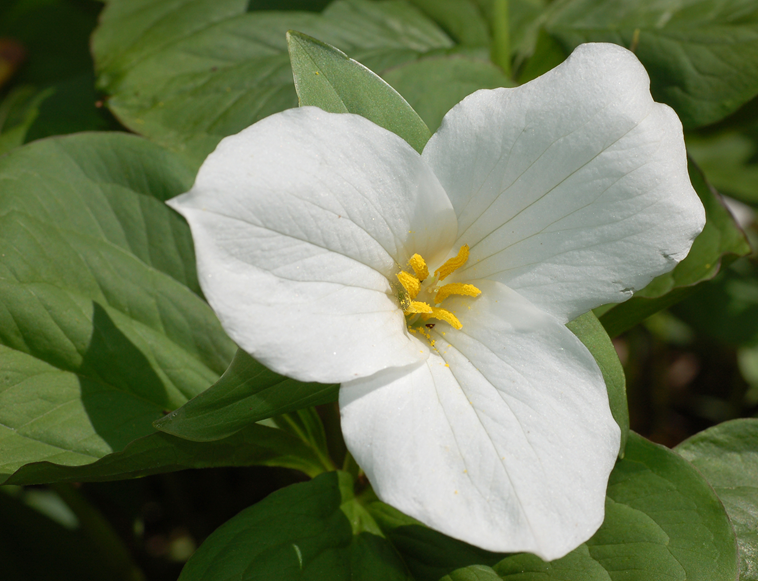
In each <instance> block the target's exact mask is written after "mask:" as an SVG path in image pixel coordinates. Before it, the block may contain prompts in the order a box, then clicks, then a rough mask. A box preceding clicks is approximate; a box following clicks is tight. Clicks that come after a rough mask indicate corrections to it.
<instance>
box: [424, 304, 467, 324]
mask: <svg viewBox="0 0 758 581" xmlns="http://www.w3.org/2000/svg"><path fill="white" fill-rule="evenodd" d="M431 309H432V312H431V314H428V315H426V316H425V317H424V319H439V320H440V321H445V322H446V323H448V324H449V325H450V326H451V327H454V328H456V329H460V328H461V327H463V325H462V324H461V322H460V321H459V320H458V317H456V316H455V315H454V314H453V313H451V312H450V311H448V310H446V309H440V308H438V307H431Z"/></svg>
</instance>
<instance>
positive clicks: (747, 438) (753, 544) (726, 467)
mask: <svg viewBox="0 0 758 581" xmlns="http://www.w3.org/2000/svg"><path fill="white" fill-rule="evenodd" d="M676 451H677V452H679V454H681V455H682V456H683V457H684V458H685V459H687V460H689V461H690V462H691V463H692V464H693V465H694V466H695V468H697V469H698V470H699V471H700V473H701V474H702V475H703V476H704V477H705V479H706V480H708V482H710V484H711V486H713V488H714V490H715V491H716V494H717V495H718V497H719V499H720V500H721V502H722V503H723V504H724V508H725V509H726V513H727V514H728V515H729V518H730V519H731V521H732V526H733V527H734V530H735V533H736V534H737V545H738V546H739V552H740V581H756V580H758V420H756V419H742V420H733V421H731V422H725V423H723V424H719V425H718V426H714V427H712V428H709V429H707V430H705V431H704V432H700V433H699V434H695V435H694V436H692V437H691V438H690V439H688V440H685V441H684V442H682V443H681V444H679V446H677V447H676Z"/></svg>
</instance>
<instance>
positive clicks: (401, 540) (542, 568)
mask: <svg viewBox="0 0 758 581" xmlns="http://www.w3.org/2000/svg"><path fill="white" fill-rule="evenodd" d="M369 511H370V512H371V514H372V516H373V517H374V518H375V520H376V521H377V523H378V524H379V525H380V527H381V528H382V530H383V531H384V534H385V535H386V536H387V538H388V539H389V540H390V541H391V542H392V543H393V544H394V545H395V547H396V548H397V550H398V551H399V552H400V554H401V555H402V556H403V559H404V560H405V562H406V563H407V565H408V568H409V569H410V571H411V573H412V574H413V575H414V577H415V578H416V579H418V581H432V580H435V581H436V580H437V579H440V577H443V576H444V575H450V579H452V580H454V581H458V580H468V579H485V580H487V581H489V579H495V578H498V579H503V580H507V581H551V580H555V581H609V580H610V581H650V580H651V579H666V580H667V581H668V580H671V581H735V579H736V578H737V551H736V545H735V539H734V535H733V533H732V530H731V525H730V524H729V519H728V518H727V516H726V513H725V512H724V509H723V507H722V506H721V503H720V502H719V499H718V498H717V497H716V495H715V493H714V492H713V490H712V489H711V487H710V486H709V485H708V483H707V482H706V481H705V480H704V479H703V477H702V476H700V474H699V473H698V472H697V471H696V470H695V469H694V468H693V467H692V466H691V465H690V464H689V463H688V462H686V461H685V460H683V459H682V458H681V457H680V456H678V455H677V454H675V453H674V452H672V451H670V450H668V449H666V448H664V447H662V446H658V445H656V444H653V443H651V442H649V441H647V440H645V439H644V438H642V437H641V436H638V435H637V434H634V433H633V432H632V433H630V434H629V440H628V443H627V447H626V455H625V456H624V458H623V459H622V460H619V461H618V462H617V464H616V467H615V468H614V470H613V473H612V474H611V478H610V482H609V485H608V497H607V500H606V515H605V521H604V523H603V525H602V526H601V527H600V529H599V530H598V532H597V533H595V535H594V536H593V537H592V538H591V539H590V540H589V541H587V543H585V544H583V545H581V546H579V547H578V548H577V549H575V550H574V551H572V552H571V553H569V554H568V555H566V556H565V557H563V558H562V559H558V560H555V561H552V562H550V563H546V562H544V561H542V560H541V559H539V558H538V557H536V556H534V555H528V554H525V553H521V554H515V555H508V556H506V555H497V554H495V553H487V552H485V551H481V550H479V549H476V548H474V547H471V546H469V545H466V544H465V543H462V542H460V541H456V540H454V539H450V538H448V537H445V536H444V535H442V534H440V533H437V532H435V531H432V530H430V529H428V528H425V527H423V526H422V525H420V524H418V523H417V522H416V521H414V520H413V519H410V518H409V517H407V516H405V515H403V514H402V513H399V512H398V511H396V510H395V509H392V508H391V507H388V506H387V505H383V504H382V503H373V504H371V505H370V506H369ZM490 569H491V570H492V571H494V572H495V573H497V575H498V576H497V577H492V575H491V573H490ZM476 575H479V577H477V576H476Z"/></svg>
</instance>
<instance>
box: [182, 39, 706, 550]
mask: <svg viewBox="0 0 758 581" xmlns="http://www.w3.org/2000/svg"><path fill="white" fill-rule="evenodd" d="M171 205H172V206H173V207H174V208H176V209H177V210H178V211H179V212H181V213H182V214H183V215H184V216H185V217H186V218H187V220H188V221H189V223H190V225H191V228H192V233H193V237H194V240H195V245H196V251H197V260H198V269H199V273H200V282H201V284H202V288H203V291H204V292H205V295H206V297H207V298H208V301H209V302H210V304H211V306H212V307H213V309H214V310H215V311H216V313H217V314H218V316H219V317H220V319H221V322H222V323H223V325H224V328H225V329H226V330H227V332H228V333H229V335H230V336H231V337H232V338H233V339H234V340H235V341H236V342H237V343H238V345H239V346H240V347H241V348H242V349H244V350H245V351H247V352H248V353H250V354H251V355H253V356H254V357H255V358H257V359H258V360H259V361H261V362H262V363H263V364H265V365H267V366H268V367H270V368H271V369H273V370H275V371H277V372H279V373H281V374H283V375H286V376H289V377H292V378H295V379H299V380H302V381H317V382H322V383H337V382H338V383H341V387H340V396H339V403H340V409H341V417H342V430H343V433H344V436H345V441H346V442H347V446H348V448H349V450H350V451H351V453H352V454H353V456H354V457H355V459H356V460H357V461H358V463H359V464H360V466H361V467H362V468H363V469H364V470H365V472H366V474H367V476H368V479H369V480H370V482H371V483H372V485H373V487H374V490H375V491H376V493H377V495H378V496H379V498H380V499H382V500H383V501H385V502H387V503H389V504H391V505H392V506H395V507H396V508H398V509H400V510H401V511H403V512H405V513H407V514H408V515H411V516H413V517H415V518H416V519H418V520H420V521H421V522H423V523H425V524H427V525H428V526H430V527H432V528H434V529H437V530H438V531H441V532H443V533H445V534H447V535H450V536H452V537H455V538H458V539H461V540H464V541H466V542H468V543H471V544H474V545H478V546H479V547H482V548H484V549H488V550H492V551H501V552H516V551H528V552H531V553H535V554H536V555H538V556H540V557H542V558H543V559H546V560H552V559H556V558H559V557H561V556H563V555H565V554H566V553H568V552H569V551H571V550H572V549H574V548H575V547H577V546H578V545H579V544H581V543H582V542H584V541H586V540H587V539H588V538H589V537H590V536H591V535H592V534H593V533H594V532H595V531H596V530H597V528H598V527H599V526H600V524H601V523H602V520H603V514H604V502H605V491H606V487H607V483H608V476H609V474H610V472H611V469H612V468H613V465H614V462H615V459H616V456H617V453H618V450H619V428H618V426H617V425H616V423H615V422H614V420H613V417H612V416H611V412H610V409H609V405H608V396H607V392H606V387H605V384H604V381H603V377H602V375H601V373H600V370H599V369H598V367H597V364H596V363H595V361H594V359H593V357H592V355H591V354H590V353H589V351H588V350H587V349H586V348H585V347H584V345H583V344H582V343H581V342H580V341H579V340H578V339H577V338H576V337H575V336H574V335H573V334H572V333H571V332H570V331H569V330H568V329H567V328H566V327H565V326H564V325H565V323H566V322H568V321H570V320H571V319H573V318H575V317H576V316H578V315H581V314H582V313H585V312H587V311H588V310H590V309H592V308H594V307H596V306H598V305H602V304H605V303H613V302H620V301H624V300H626V299H628V298H629V297H630V296H631V295H632V293H633V291H634V290H635V289H640V288H642V287H644V286H645V285H646V284H647V283H648V282H649V281H650V280H651V279H652V278H653V277H655V276H657V275H659V274H662V273H664V272H667V271H669V270H671V269H672V268H673V267H674V266H675V265H676V264H677V263H678V262H679V261H680V260H682V259H683V258H684V257H685V256H686V255H687V253H688V252H689V249H690V246H691V245H692V241H693V239H694V238H695V236H697V234H698V233H699V232H700V231H701V230H702V228H703V225H704V222H705V215H704V211H703V207H702V205H701V203H700V201H699V199H698V197H697V195H696V194H695V192H694V190H693V189H692V186H691V184H690V182H689V178H688V175H687V163H686V155H685V149H684V142H683V138H682V127H681V124H680V122H679V119H678V118H677V116H676V114H675V113H674V112H673V111H672V110H671V109H670V108H669V107H667V106H666V105H661V104H658V103H655V102H654V101H653V100H652V98H651V96H650V92H649V79H648V76H647V74H646V72H645V70H644V68H643V67H642V65H641V64H640V63H639V61H638V60H637V58H636V57H635V56H634V55H633V54H632V53H630V52H628V51H627V50H625V49H622V48H620V47H617V46H614V45H608V44H588V45H582V46H580V47H579V48H577V49H576V50H575V51H574V53H573V54H572V55H571V57H569V59H568V60H567V61H566V62H565V63H563V64H562V65H560V66H558V67H557V68H555V69H554V70H552V71H550V72H549V73H547V74H545V75H543V76H542V77H539V78H538V79H535V80H534V81H532V82H530V83H527V84H526V85H523V86H521V87H518V88H513V89H496V90H483V91H478V92H477V93H474V94H473V95H471V96H469V97H468V98H466V99H464V100H463V101H462V102H461V103H459V104H458V105H457V106H455V107H454V108H453V109H452V110H451V111H450V112H449V113H448V114H447V115H446V116H445V118H444V121H443V122H442V125H441V127H440V129H439V130H438V131H437V133H436V134H435V135H434V136H433V137H432V138H431V140H430V141H429V143H428V144H427V145H426V148H425V149H424V152H423V154H422V155H419V154H418V153H417V152H416V151H414V150H413V149H412V148H411V147H410V146H409V145H408V144H407V143H406V142H405V141H403V140H402V139H401V138H399V137H398V136H396V135H394V134H393V133H390V132H388V131H386V130H384V129H382V128H380V127H378V126H376V125H374V124H373V123H371V122H370V121H368V120H366V119H364V118H362V117H359V116H356V115H350V114H339V115H338V114H331V113H325V112H324V111H321V110H320V109H316V108H312V107H303V108H300V109H295V110H290V111H284V112H282V113H277V114H275V115H272V116H270V117H268V118H266V119H264V120H262V121H260V122H258V123H256V124H255V125H253V126H252V127H249V128H248V129H246V130H244V131H242V132H241V133H239V134H237V135H234V136H232V137H228V138H226V139H224V140H223V141H222V142H221V143H220V144H219V146H218V148H217V149H216V151H215V152H214V153H213V154H211V155H210V156H209V157H208V159H207V160H206V161H205V163H204V164H203V166H202V167H201V169H200V172H199V174H198V176H197V181H196V182H195V185H194V187H193V188H192V190H191V191H190V192H188V193H187V194H184V195H182V196H180V197H178V198H175V199H174V200H172V201H171Z"/></svg>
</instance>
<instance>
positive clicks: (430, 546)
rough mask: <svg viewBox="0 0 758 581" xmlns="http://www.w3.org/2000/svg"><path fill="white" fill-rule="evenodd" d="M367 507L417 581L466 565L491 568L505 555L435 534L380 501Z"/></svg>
mask: <svg viewBox="0 0 758 581" xmlns="http://www.w3.org/2000/svg"><path fill="white" fill-rule="evenodd" d="M366 509H367V510H368V512H369V514H371V517H372V518H373V519H374V521H375V522H376V523H377V524H378V525H379V528H380V529H381V530H382V532H383V533H384V535H385V536H386V537H387V538H388V539H389V540H390V541H391V542H392V544H393V545H394V546H395V549H397V551H398V552H399V553H400V555H401V556H402V557H403V560H404V561H405V563H406V565H407V566H408V569H409V570H410V572H411V574H412V575H413V578H414V579H416V580H417V581H437V580H438V579H440V578H442V577H444V576H445V575H448V574H450V573H452V572H453V571H456V570H458V569H461V568H464V567H469V566H490V567H491V566H493V565H495V564H496V563H498V562H499V561H500V560H502V558H503V556H504V555H500V554H497V553H490V552H488V551H485V550H483V549H480V548H478V547H474V546H473V545H469V544H467V543H464V542H462V541H458V540H456V539H452V538H450V537H448V536H445V535H443V534H442V533H438V532H437V531H434V530H432V529H430V528H428V527H426V526H424V525H423V524H421V523H420V522H418V521H417V520H416V519H414V518H411V517H409V516H407V515H405V514H403V513H402V512H400V511H399V510H397V509H395V508H393V507H391V506H389V505H388V504H384V503H383V502H378V501H377V502H371V503H369V504H368V505H367V506H366Z"/></svg>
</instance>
